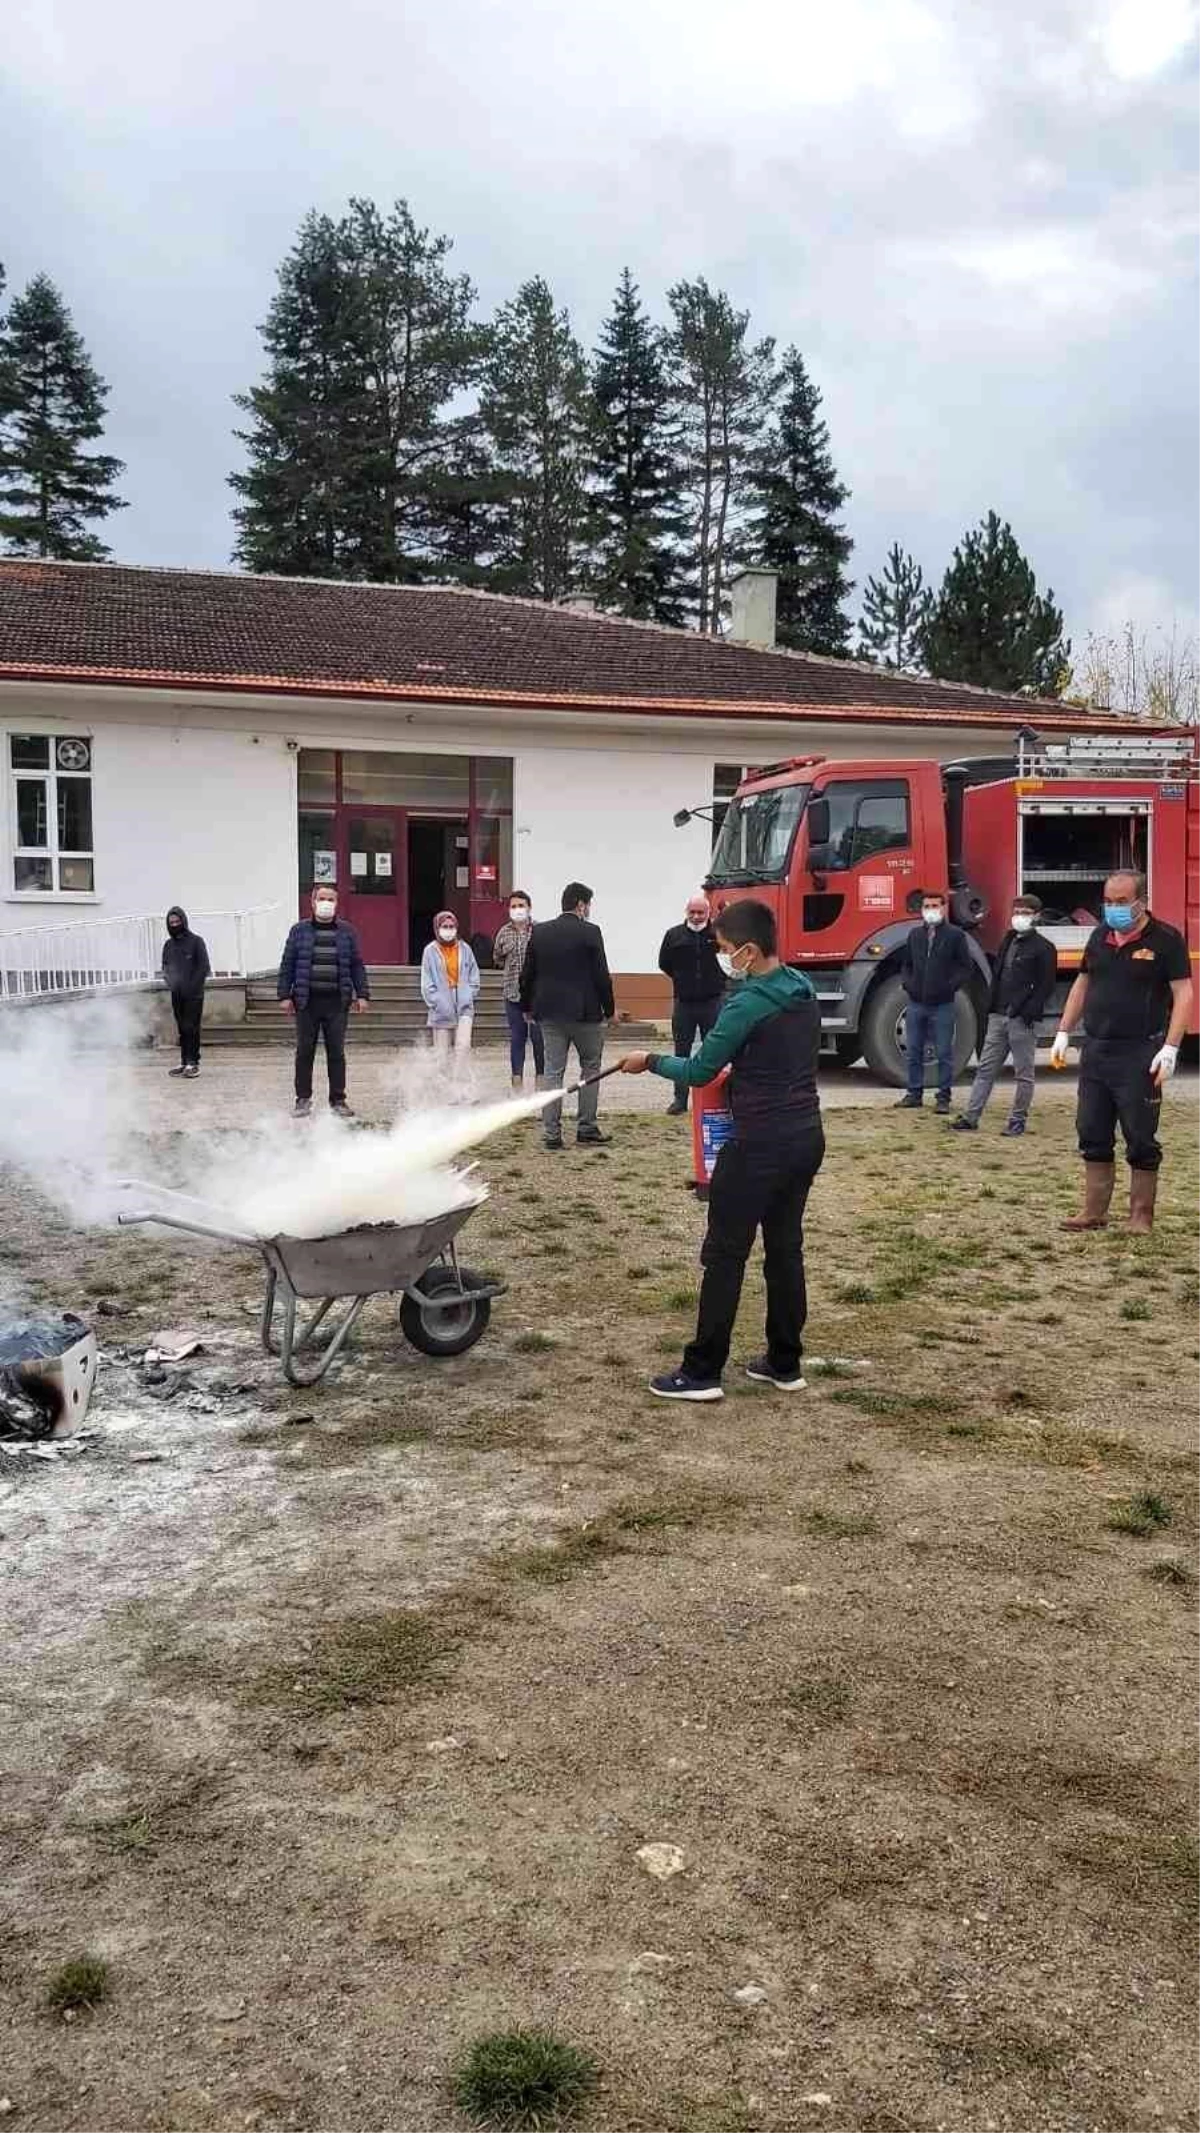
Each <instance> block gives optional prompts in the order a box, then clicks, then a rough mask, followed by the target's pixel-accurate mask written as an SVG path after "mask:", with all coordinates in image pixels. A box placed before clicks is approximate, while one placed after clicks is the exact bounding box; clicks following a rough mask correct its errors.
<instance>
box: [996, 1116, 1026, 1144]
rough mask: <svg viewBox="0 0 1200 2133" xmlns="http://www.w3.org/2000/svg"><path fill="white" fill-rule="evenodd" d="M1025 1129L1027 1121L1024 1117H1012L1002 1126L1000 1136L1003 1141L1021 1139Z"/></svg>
mask: <svg viewBox="0 0 1200 2133" xmlns="http://www.w3.org/2000/svg"><path fill="white" fill-rule="evenodd" d="M1024 1131H1025V1121H1024V1119H1023V1118H1010V1119H1009V1121H1008V1124H1007V1125H1006V1126H1002V1127H1001V1129H1000V1138H1001V1140H1002V1141H1015V1140H1019V1139H1020V1137H1021V1135H1022V1133H1024Z"/></svg>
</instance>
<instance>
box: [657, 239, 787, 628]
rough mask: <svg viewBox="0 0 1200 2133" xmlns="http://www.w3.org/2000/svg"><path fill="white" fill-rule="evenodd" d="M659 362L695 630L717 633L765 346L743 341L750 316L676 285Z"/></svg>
mask: <svg viewBox="0 0 1200 2133" xmlns="http://www.w3.org/2000/svg"><path fill="white" fill-rule="evenodd" d="M667 300H668V302H669V304H670V306H671V313H672V320H673V323H672V325H671V327H670V329H669V330H668V333H667V337H666V356H667V364H668V374H669V378H670V383H671V392H672V402H673V408H674V413H675V416H676V419H677V422H678V424H679V431H680V438H681V448H682V462H683V474H684V482H685V489H686V494H687V497H688V503H689V515H690V519H691V528H690V536H689V542H688V548H689V551H690V553H689V557H688V561H689V575H690V576H691V578H692V579H693V581H694V585H695V614H696V620H697V623H698V626H699V628H700V629H701V630H703V631H708V632H709V633H712V634H715V633H716V632H717V631H718V630H719V629H720V626H721V617H722V611H723V605H724V598H725V589H726V581H727V577H728V573H729V564H730V562H731V560H732V557H733V554H734V553H735V551H736V548H737V537H738V533H739V530H740V527H741V525H742V522H743V514H744V510H745V505H746V501H747V477H748V473H749V467H750V457H751V453H752V451H753V449H754V447H755V445H756V444H757V443H758V441H759V438H760V436H761V433H762V428H763V424H764V422H765V420H766V417H767V413H768V411H769V408H770V404H771V398H772V394H773V392H774V390H775V375H774V356H775V343H774V341H771V340H764V341H757V342H751V341H749V340H748V338H747V334H748V330H749V325H750V314H749V312H748V311H735V310H734V308H733V305H732V304H731V303H730V301H729V298H728V297H727V296H726V295H725V293H724V291H723V290H720V289H710V288H709V285H708V283H707V282H706V281H705V280H704V279H703V278H701V279H700V280H699V281H681V282H677V283H676V284H675V287H674V288H673V289H670V290H668V292H667Z"/></svg>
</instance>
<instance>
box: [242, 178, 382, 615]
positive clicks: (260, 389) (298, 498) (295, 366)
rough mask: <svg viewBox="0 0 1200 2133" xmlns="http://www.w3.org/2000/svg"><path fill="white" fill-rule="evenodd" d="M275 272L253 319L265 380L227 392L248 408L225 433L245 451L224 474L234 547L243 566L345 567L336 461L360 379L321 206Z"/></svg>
mask: <svg viewBox="0 0 1200 2133" xmlns="http://www.w3.org/2000/svg"><path fill="white" fill-rule="evenodd" d="M278 279H279V288H278V291H277V293H276V295H275V296H274V298H273V299H272V302H271V308H270V311H269V312H268V314H267V319H266V323H265V324H264V325H263V327H262V328H261V333H262V339H263V345H264V347H265V349H266V352H267V357H268V360H269V365H270V368H269V371H268V375H267V379H266V381H265V383H264V384H262V385H256V386H254V387H253V388H252V390H251V391H250V392H248V393H239V394H238V395H237V396H236V401H235V404H236V405H237V406H238V407H240V408H242V409H243V410H244V411H245V413H246V414H248V415H249V416H250V417H251V427H250V428H249V429H247V430H238V431H236V432H235V434H236V436H237V438H238V441H239V442H240V443H241V444H244V445H245V447H246V453H247V457H248V460H249V465H248V466H247V468H246V469H245V471H244V472H241V473H237V474H232V475H231V476H230V486H231V487H232V488H233V489H234V491H235V492H236V494H237V495H238V496H239V497H241V498H242V502H241V503H240V505H239V506H238V507H237V508H236V509H235V511H234V514H233V517H234V523H235V524H236V526H237V528H238V537H237V543H236V547H235V554H236V556H237V558H238V560H239V562H242V563H244V564H245V565H246V567H247V569H249V570H262V571H278V572H283V573H285V574H287V575H290V576H293V577H302V578H329V577H348V576H352V575H353V574H354V560H353V557H352V554H351V543H350V537H349V530H348V523H347V519H348V514H347V508H346V497H345V481H346V463H347V459H348V457H349V455H350V452H351V449H352V440H353V438H354V435H355V430H356V426H357V423H358V418H359V410H360V408H361V405H362V400H363V397H364V391H365V388H364V385H363V380H362V375H361V370H360V367H359V364H358V359H357V350H356V346H355V306H356V292H355V290H354V286H353V282H352V278H351V276H350V274H349V272H348V270H347V265H346V260H345V257H344V250H343V246H342V243H341V237H340V233H339V229H338V225H337V224H336V223H335V222H334V221H333V220H332V219H331V217H330V216H328V215H317V214H311V215H308V216H307V217H306V218H305V221H304V222H303V224H302V225H301V229H300V235H299V237H298V239H297V241H296V243H295V245H294V246H293V248H292V250H291V251H290V252H289V254H288V256H287V258H286V259H285V260H284V262H283V264H282V266H281V267H280V269H279V276H278Z"/></svg>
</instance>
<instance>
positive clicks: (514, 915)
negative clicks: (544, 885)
mask: <svg viewBox="0 0 1200 2133" xmlns="http://www.w3.org/2000/svg"><path fill="white" fill-rule="evenodd" d="M508 915H509V918H510V919H511V920H512V923H513V925H514V926H527V925H528V924H529V906H528V904H510V905H509V907H508Z"/></svg>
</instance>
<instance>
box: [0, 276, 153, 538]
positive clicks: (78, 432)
mask: <svg viewBox="0 0 1200 2133" xmlns="http://www.w3.org/2000/svg"><path fill="white" fill-rule="evenodd" d="M107 398H108V387H107V385H106V384H105V383H104V380H103V378H101V377H100V376H99V374H98V372H97V371H96V369H95V366H94V364H93V363H92V360H91V358H90V356H89V355H88V352H87V349H86V348H85V347H84V344H83V341H82V340H81V338H80V336H79V335H78V333H76V331H75V328H74V326H73V325H72V323H71V314H70V312H69V311H68V310H67V307H66V305H65V304H64V302H63V300H62V297H61V296H60V294H59V292H58V290H57V289H56V288H55V286H54V283H53V282H52V281H50V280H48V279H47V277H46V275H44V274H38V275H35V277H34V279H33V280H32V281H31V282H30V284H29V287H28V288H27V289H26V291H25V294H24V295H23V296H18V297H16V298H15V299H14V301H13V303H12V305H11V306H10V308H9V312H8V317H7V319H6V321H5V323H4V327H3V330H2V332H0V539H3V540H4V541H5V542H6V543H7V546H8V552H9V553H10V554H12V555H40V556H52V557H54V558H55V560H56V561H58V562H68V563H94V562H99V561H101V560H102V559H103V558H104V557H105V556H106V555H107V554H108V553H109V551H108V549H107V548H106V547H105V545H104V543H103V541H101V540H99V539H98V538H97V536H96V535H95V534H94V533H89V532H88V530H87V528H88V524H89V521H91V520H93V519H100V518H107V517H108V515H109V513H110V512H111V511H123V510H124V509H125V505H124V503H123V501H122V499H121V498H120V497H119V496H114V495H113V493H112V485H113V483H114V482H115V481H116V479H117V477H118V475H120V474H121V473H122V472H123V471H124V470H123V466H122V462H121V461H120V460H119V459H113V458H112V457H110V456H109V455H108V454H107V453H102V452H92V453H89V452H86V451H85V450H84V449H83V448H84V446H85V445H88V444H92V443H94V441H95V439H96V438H97V437H99V436H101V435H102V434H103V430H104V406H105V402H106V400H107Z"/></svg>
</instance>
